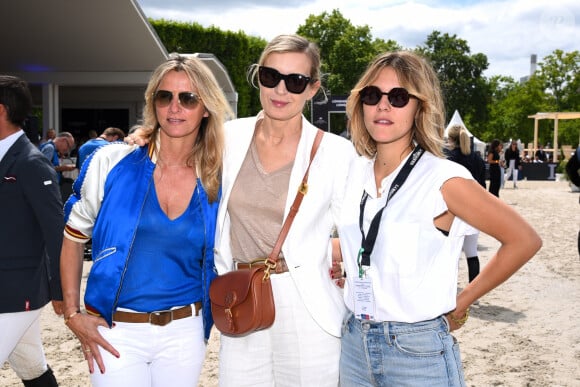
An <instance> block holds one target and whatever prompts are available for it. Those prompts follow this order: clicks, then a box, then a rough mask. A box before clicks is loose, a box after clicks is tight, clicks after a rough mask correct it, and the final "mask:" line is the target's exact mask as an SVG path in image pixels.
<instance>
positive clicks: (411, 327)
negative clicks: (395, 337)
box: [346, 312, 449, 334]
mask: <svg viewBox="0 0 580 387" xmlns="http://www.w3.org/2000/svg"><path fill="white" fill-rule="evenodd" d="M346 321H347V322H348V323H351V324H352V325H354V327H356V328H357V329H360V330H361V331H364V332H369V333H375V334H401V333H412V332H418V331H424V330H432V329H439V328H443V329H445V330H446V331H449V323H448V322H447V320H446V318H445V317H444V316H439V317H436V318H434V319H432V320H425V321H419V322H414V323H405V322H396V321H368V320H361V319H358V318H356V317H355V316H354V313H352V312H349V315H348V316H347V318H346Z"/></svg>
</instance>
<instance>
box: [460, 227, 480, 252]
mask: <svg viewBox="0 0 580 387" xmlns="http://www.w3.org/2000/svg"><path fill="white" fill-rule="evenodd" d="M478 238H479V231H478V232H477V233H475V234H472V235H466V236H465V238H464V239H463V252H464V253H465V258H470V257H477V239H478Z"/></svg>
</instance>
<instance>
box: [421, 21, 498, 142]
mask: <svg viewBox="0 0 580 387" xmlns="http://www.w3.org/2000/svg"><path fill="white" fill-rule="evenodd" d="M418 51H419V52H420V53H422V54H423V55H425V56H426V57H427V58H429V59H430V60H431V63H432V65H433V68H434V69H435V71H437V74H438V75H439V80H440V82H441V89H442V92H443V97H444V99H445V110H446V112H445V113H446V116H447V117H448V118H450V117H451V116H452V115H453V112H454V111H455V110H457V111H459V113H460V114H461V116H462V118H463V120H464V121H465V124H466V125H468V126H469V127H470V128H471V129H470V130H471V131H472V132H473V133H474V134H476V135H477V134H478V133H479V132H480V131H482V130H483V128H484V126H483V125H481V124H482V123H484V122H485V121H486V120H487V119H488V101H489V95H490V92H489V88H488V84H487V82H486V80H485V78H484V76H483V72H484V71H485V70H486V69H487V67H488V66H489V64H488V62H487V57H486V56H485V55H484V54H481V53H479V54H474V55H471V50H470V48H469V45H468V44H467V41H465V40H463V39H460V38H458V37H457V36H456V35H449V34H447V33H444V34H442V33H441V32H439V31H433V32H432V33H431V34H430V35H429V36H428V37H427V40H426V41H425V44H424V45H423V46H419V47H418Z"/></svg>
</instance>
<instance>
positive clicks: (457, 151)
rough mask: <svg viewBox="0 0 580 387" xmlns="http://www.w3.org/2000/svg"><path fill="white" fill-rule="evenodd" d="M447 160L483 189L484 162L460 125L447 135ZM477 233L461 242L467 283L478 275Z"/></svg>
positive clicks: (451, 129) (465, 130) (453, 127)
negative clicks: (473, 149)
mask: <svg viewBox="0 0 580 387" xmlns="http://www.w3.org/2000/svg"><path fill="white" fill-rule="evenodd" d="M447 137H448V142H447V146H448V149H447V158H448V159H449V160H451V161H455V162H456V163H458V164H461V165H463V166H464V167H465V168H467V170H468V171H469V172H470V173H471V176H473V178H474V179H475V181H477V182H478V183H479V185H481V186H482V187H483V189H486V187H485V162H484V161H483V159H482V158H481V157H480V156H479V155H478V154H477V153H476V152H472V150H471V139H470V138H469V134H467V129H465V127H463V126H461V125H453V126H452V127H451V128H449V131H448V133H447ZM478 238H479V231H478V230H476V232H475V233H473V234H469V235H465V239H464V241H463V252H464V253H465V257H466V259H467V271H468V278H469V282H471V281H473V280H474V279H475V277H477V275H478V274H479V256H478V254H477V240H478Z"/></svg>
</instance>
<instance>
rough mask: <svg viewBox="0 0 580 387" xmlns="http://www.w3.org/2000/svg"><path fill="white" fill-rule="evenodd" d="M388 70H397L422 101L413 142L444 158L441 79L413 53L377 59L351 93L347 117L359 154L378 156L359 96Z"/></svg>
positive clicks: (399, 52) (382, 55) (405, 83)
mask: <svg viewBox="0 0 580 387" xmlns="http://www.w3.org/2000/svg"><path fill="white" fill-rule="evenodd" d="M387 67H390V68H392V69H393V70H395V73H396V74H397V78H398V79H399V82H400V83H401V86H402V87H404V88H405V89H407V91H409V93H410V94H413V95H414V96H416V97H417V99H418V100H419V105H418V109H417V113H416V114H415V120H414V124H413V140H415V141H417V143H418V144H419V145H421V146H422V147H423V149H425V150H427V151H429V152H431V153H433V154H435V155H437V156H439V157H444V155H443V146H444V141H443V130H444V125H445V110H444V105H443V97H442V96H441V88H440V85H439V79H438V78H437V74H436V73H435V70H433V67H432V66H431V65H430V64H429V63H428V62H427V60H426V59H425V58H423V57H421V56H420V55H419V54H416V53H415V52H412V51H395V52H387V53H384V54H381V55H379V56H377V57H376V58H375V59H374V60H373V62H371V64H370V65H369V66H368V67H367V69H366V71H365V73H364V74H363V75H362V77H361V78H360V79H359V81H358V82H357V84H356V85H355V87H354V88H353V89H352V90H351V92H350V95H349V97H348V99H347V102H346V114H347V116H348V118H349V120H350V131H351V136H352V141H353V143H354V146H355V148H356V150H357V152H358V153H359V154H360V155H364V156H367V157H369V158H372V157H374V156H375V154H376V153H377V144H376V141H375V140H373V138H372V137H371V136H370V134H369V133H368V131H367V128H366V126H365V123H364V114H363V106H362V101H361V99H360V95H359V92H360V91H361V90H362V89H363V88H364V87H366V86H369V85H371V84H372V83H373V82H374V81H375V80H376V79H377V78H378V77H379V74H380V72H381V71H382V70H383V69H384V68H387Z"/></svg>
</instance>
